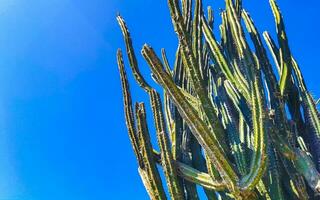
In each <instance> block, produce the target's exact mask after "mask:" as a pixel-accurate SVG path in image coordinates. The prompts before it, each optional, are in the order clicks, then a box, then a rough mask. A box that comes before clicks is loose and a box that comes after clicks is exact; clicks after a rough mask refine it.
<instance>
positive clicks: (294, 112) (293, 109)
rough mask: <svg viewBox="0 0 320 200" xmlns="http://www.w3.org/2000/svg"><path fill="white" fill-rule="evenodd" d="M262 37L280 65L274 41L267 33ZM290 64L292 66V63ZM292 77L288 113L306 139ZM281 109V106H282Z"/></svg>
mask: <svg viewBox="0 0 320 200" xmlns="http://www.w3.org/2000/svg"><path fill="white" fill-rule="evenodd" d="M263 36H264V38H265V40H266V42H267V44H268V47H269V50H270V52H271V54H272V55H274V56H273V57H274V59H276V58H278V60H279V61H275V62H279V63H280V57H281V56H280V51H279V49H278V47H277V45H276V44H275V42H274V40H273V39H272V38H271V36H270V35H269V33H268V32H264V33H263ZM292 64H294V63H293V62H292ZM293 80H294V79H293V77H292V78H290V87H291V89H290V93H289V94H288V98H287V99H288V101H287V102H288V107H289V112H290V115H291V116H292V118H293V120H294V121H295V122H296V124H297V127H298V131H299V133H300V134H303V135H302V136H303V137H304V138H305V139H307V135H306V134H305V127H304V126H305V124H304V121H303V118H302V114H301V110H300V97H299V90H298V88H297V86H296V85H295V84H294V82H293ZM282 109H284V108H283V106H282Z"/></svg>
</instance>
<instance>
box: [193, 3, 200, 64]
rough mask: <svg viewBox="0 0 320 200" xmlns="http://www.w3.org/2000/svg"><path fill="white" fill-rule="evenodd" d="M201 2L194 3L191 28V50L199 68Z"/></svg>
mask: <svg viewBox="0 0 320 200" xmlns="http://www.w3.org/2000/svg"><path fill="white" fill-rule="evenodd" d="M202 12H203V11H202V0H196V1H195V9H194V17H193V26H192V40H193V42H192V50H193V54H194V57H195V59H197V60H198V66H199V68H201V67H202V32H201V26H202V25H201V16H202V15H203V13H202Z"/></svg>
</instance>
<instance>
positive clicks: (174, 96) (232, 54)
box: [117, 0, 320, 200]
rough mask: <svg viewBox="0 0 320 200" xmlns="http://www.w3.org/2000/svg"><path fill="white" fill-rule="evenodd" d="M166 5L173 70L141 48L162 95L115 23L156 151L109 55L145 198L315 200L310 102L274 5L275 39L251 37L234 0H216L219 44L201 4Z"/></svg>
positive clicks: (316, 158)
mask: <svg viewBox="0 0 320 200" xmlns="http://www.w3.org/2000/svg"><path fill="white" fill-rule="evenodd" d="M193 4H194V5H193ZM168 5H169V9H170V13H171V17H172V22H173V26H174V28H175V32H176V33H177V36H178V38H179V44H178V46H177V51H176V56H175V62H174V66H172V67H171V66H169V62H168V60H167V57H166V53H165V51H164V50H162V56H161V57H162V58H159V56H157V55H156V53H155V52H154V50H153V49H152V48H151V47H150V46H148V45H144V46H143V49H142V56H143V57H144V58H145V60H146V62H147V63H148V65H149V66H150V69H151V71H152V77H153V78H154V80H155V81H156V82H157V83H158V84H159V85H161V86H162V88H163V90H164V93H163V95H162V96H160V94H159V93H158V92H157V91H156V90H155V89H154V88H152V87H151V86H150V85H149V84H148V83H147V82H146V81H145V79H144V77H143V76H142V75H141V74H140V72H139V68H138V63H137V59H136V55H135V51H134V49H133V46H132V40H131V37H130V34H129V31H128V28H127V26H126V24H125V22H124V20H123V18H122V17H121V16H118V17H117V20H118V22H119V25H120V27H121V30H122V33H123V35H124V39H125V44H126V52H127V54H128V58H129V63H130V67H131V69H132V72H133V75H134V78H135V80H136V81H137V82H138V84H139V85H140V86H141V88H142V89H143V90H145V91H146V92H147V93H148V94H149V97H150V102H151V106H152V112H153V118H154V123H155V127H156V135H157V140H158V146H159V148H160V152H157V151H155V150H154V149H153V144H151V141H150V133H149V130H148V125H147V121H146V109H145V105H144V103H136V104H135V106H133V105H132V99H131V95H130V90H129V83H128V79H127V75H126V72H125V68H124V63H123V57H122V52H121V50H120V49H119V50H118V53H117V61H118V66H119V70H120V74H121V81H122V90H123V96H124V108H125V117H126V124H127V127H128V132H129V137H130V140H131V143H132V146H133V150H134V153H135V155H136V157H137V161H138V165H139V168H138V171H139V174H140V176H141V178H142V181H143V183H144V186H145V188H146V190H147V192H148V194H149V196H150V198H151V199H159V200H160V199H161V200H163V199H167V196H166V192H165V189H164V186H163V184H167V188H168V194H169V195H170V198H171V199H177V200H183V199H200V196H199V194H198V192H197V191H198V190H197V186H200V187H203V189H204V191H205V194H206V196H207V198H208V199H212V200H214V199H272V200H273V199H275V200H279V199H284V200H287V199H315V198H317V194H318V193H319V192H320V175H319V172H318V171H319V170H320V144H319V143H320V119H319V112H318V110H317V107H316V105H317V103H319V100H318V102H317V101H316V100H314V99H313V97H312V96H311V95H310V93H309V92H308V89H307V87H306V84H305V81H304V79H303V76H302V74H301V72H300V69H299V66H298V64H297V62H296V60H295V59H294V57H293V56H292V54H291V52H290V48H289V45H288V39H287V36H286V32H285V27H284V22H283V18H282V15H281V13H280V11H279V8H278V6H277V4H276V2H275V0H270V5H271V8H272V11H273V14H274V18H275V22H276V29H277V36H278V37H277V42H275V40H273V39H272V38H271V37H270V35H269V34H268V33H267V32H264V33H263V34H262V35H261V34H260V33H259V31H258V30H257V28H256V27H255V25H254V23H253V21H252V19H251V18H250V16H249V14H248V12H246V11H245V10H244V9H243V8H242V2H241V0H235V1H232V0H226V8H225V10H222V11H221V17H222V24H221V25H220V26H219V28H220V34H221V35H220V36H221V41H217V39H216V36H215V34H214V31H213V27H214V19H213V11H212V9H211V8H210V7H209V8H208V9H207V12H206V14H205V13H204V8H203V6H202V2H201V0H195V1H192V0H181V2H180V1H178V0H168ZM205 15H206V16H205ZM242 22H244V23H242ZM246 36H248V37H246ZM247 39H250V40H251V41H248V40H247ZM263 40H264V41H263ZM249 42H250V43H252V44H253V47H254V48H253V49H252V48H250V47H249ZM264 43H265V44H266V45H264ZM267 50H268V51H270V52H271V55H272V58H269V57H268V55H267ZM270 59H273V62H271V61H270ZM271 63H274V64H275V66H272V64H271ZM274 69H275V70H274ZM277 73H278V76H277V75H276V74H277ZM277 77H279V80H278V78H277ZM162 100H163V102H162ZM286 107H287V108H288V109H286ZM157 165H159V166H161V167H160V168H158V167H157ZM158 169H162V170H163V172H164V175H165V181H164V180H161V177H160V175H159V171H158Z"/></svg>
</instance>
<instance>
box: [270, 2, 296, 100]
mask: <svg viewBox="0 0 320 200" xmlns="http://www.w3.org/2000/svg"><path fill="white" fill-rule="evenodd" d="M269 2H270V5H271V8H272V12H273V15H274V18H275V22H276V26H277V33H278V41H279V44H280V55H281V57H280V61H281V62H280V68H281V74H280V92H281V95H284V93H285V90H286V88H287V85H288V82H289V81H290V78H291V65H292V64H291V52H290V49H289V45H288V39H287V35H286V32H285V27H284V23H283V18H282V15H281V12H280V10H279V7H278V5H277V3H276V1H275V0H270V1H269Z"/></svg>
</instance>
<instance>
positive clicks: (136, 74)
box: [117, 15, 150, 91]
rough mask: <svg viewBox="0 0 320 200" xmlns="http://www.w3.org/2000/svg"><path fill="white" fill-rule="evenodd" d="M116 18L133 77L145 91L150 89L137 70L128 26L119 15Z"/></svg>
mask: <svg viewBox="0 0 320 200" xmlns="http://www.w3.org/2000/svg"><path fill="white" fill-rule="evenodd" d="M117 20H118V23H119V25H120V28H121V31H122V34H123V37H124V40H125V44H126V49H127V54H128V57H129V63H130V67H131V69H132V72H133V75H134V78H135V79H136V80H137V82H138V83H139V85H140V86H141V87H142V88H144V89H145V90H146V91H147V90H149V89H150V86H149V84H148V83H147V82H146V81H145V80H144V78H143V76H142V75H141V73H140V71H139V68H138V62H137V58H136V56H135V53H134V49H133V46H132V40H131V36H130V33H129V30H128V27H127V26H126V23H125V21H124V20H123V18H122V17H121V16H120V15H118V16H117Z"/></svg>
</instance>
